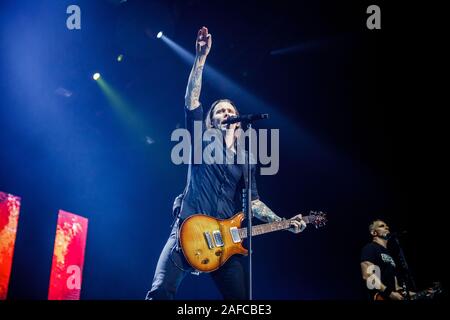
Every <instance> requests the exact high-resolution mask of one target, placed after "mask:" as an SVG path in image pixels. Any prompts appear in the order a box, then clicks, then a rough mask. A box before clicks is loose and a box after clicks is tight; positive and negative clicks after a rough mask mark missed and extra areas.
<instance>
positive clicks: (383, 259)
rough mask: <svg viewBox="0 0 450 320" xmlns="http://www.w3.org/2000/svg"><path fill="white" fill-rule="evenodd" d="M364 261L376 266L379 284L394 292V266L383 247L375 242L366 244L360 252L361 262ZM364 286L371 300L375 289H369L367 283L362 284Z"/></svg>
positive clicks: (375, 291) (392, 260)
mask: <svg viewBox="0 0 450 320" xmlns="http://www.w3.org/2000/svg"><path fill="white" fill-rule="evenodd" d="M364 261H369V262H371V263H373V264H374V265H376V266H378V267H379V268H380V278H381V282H382V283H383V284H384V285H385V286H387V287H389V288H391V289H392V290H395V275H396V265H395V262H394V259H393V258H392V257H391V255H390V253H389V251H388V250H387V249H386V248H385V247H383V246H382V245H380V244H378V243H376V242H371V243H369V244H367V245H366V246H365V247H364V248H363V249H362V250H361V262H364ZM364 286H365V288H366V289H367V292H368V294H369V298H370V299H371V300H373V297H374V295H375V293H377V292H378V290H376V289H375V288H374V289H369V288H368V286H367V283H364Z"/></svg>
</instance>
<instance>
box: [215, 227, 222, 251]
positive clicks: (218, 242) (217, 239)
mask: <svg viewBox="0 0 450 320" xmlns="http://www.w3.org/2000/svg"><path fill="white" fill-rule="evenodd" d="M213 237H214V242H215V243H216V247H223V240H222V235H221V234H220V231H219V230H214V231H213Z"/></svg>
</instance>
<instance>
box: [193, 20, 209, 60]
mask: <svg viewBox="0 0 450 320" xmlns="http://www.w3.org/2000/svg"><path fill="white" fill-rule="evenodd" d="M211 44H212V37H211V34H209V33H208V28H206V27H202V28H201V29H200V30H198V35H197V40H196V41H195V52H196V54H197V56H199V57H204V58H206V56H207V55H208V53H209V50H211Z"/></svg>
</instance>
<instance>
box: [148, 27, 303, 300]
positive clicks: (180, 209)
mask: <svg viewBox="0 0 450 320" xmlns="http://www.w3.org/2000/svg"><path fill="white" fill-rule="evenodd" d="M211 45H212V36H211V34H209V33H208V29H207V28H206V27H202V28H201V29H200V30H199V31H198V35H197V39H196V44H195V47H196V57H195V61H194V65H193V67H192V70H191V73H190V76H189V80H188V84H187V89H186V95H185V108H184V112H185V117H186V128H187V129H188V130H189V131H190V132H191V136H193V134H192V133H193V130H194V129H193V128H194V123H195V122H202V124H204V125H203V126H202V127H203V130H205V129H218V130H216V131H217V132H219V133H220V135H221V137H220V138H221V139H223V140H224V144H223V145H224V147H223V150H222V151H221V152H223V154H224V157H235V156H236V152H237V148H236V141H237V136H236V132H237V131H236V129H237V128H239V126H240V124H239V123H237V122H235V123H224V121H225V122H226V120H227V119H228V118H229V117H232V116H238V115H239V111H238V110H237V108H236V106H235V105H234V103H233V102H231V101H230V100H228V99H221V100H217V101H216V102H214V103H213V104H212V106H211V108H209V110H208V112H207V113H206V119H205V120H204V123H203V108H202V105H201V103H200V100H199V98H200V90H201V85H202V72H203V67H204V65H205V62H206V57H207V56H208V54H209V52H210V50H211ZM206 143H207V142H203V144H206ZM192 146H194V147H195V144H194V143H191V157H192V156H193V154H194V152H193V151H194V150H192V148H193V147H192ZM202 147H204V145H203V146H202ZM244 152H245V151H244ZM230 163H231V164H230ZM251 169H252V170H251V172H252V191H253V192H252V197H251V200H252V202H251V204H252V207H251V209H252V212H253V214H254V216H255V217H257V218H258V219H260V220H262V221H265V222H273V221H280V220H282V218H281V217H279V216H277V215H276V214H275V213H274V212H273V211H272V210H270V209H269V208H268V207H267V206H266V205H265V204H264V203H263V202H262V201H261V200H260V198H259V195H258V191H257V188H256V183H255V178H254V175H255V165H252V168H251ZM244 172H245V165H242V164H237V163H236V161H230V162H228V161H227V162H226V163H201V164H196V163H194V161H190V164H189V170H188V179H187V185H186V188H185V190H184V192H183V193H182V194H181V195H180V196H178V197H177V198H176V201H175V203H174V212H175V221H174V223H173V227H172V230H171V233H170V236H169V239H168V240H167V242H166V244H165V246H164V248H163V249H162V252H161V254H160V257H159V260H158V263H157V266H156V270H155V274H154V278H153V282H152V286H151V289H150V290H149V291H148V293H147V296H146V299H148V300H157V299H174V298H175V295H176V292H177V289H178V286H179V285H180V283H181V281H182V280H183V278H184V277H185V276H186V275H187V274H188V273H190V272H193V271H195V270H193V269H192V268H191V267H190V266H189V264H188V263H187V261H186V259H185V257H184V255H183V252H182V251H181V249H180V245H179V239H178V235H179V227H180V226H181V224H182V222H183V221H184V220H185V219H186V218H187V217H189V216H191V215H194V214H199V213H201V214H205V215H209V216H212V217H214V218H220V219H227V218H230V217H232V216H233V215H235V214H236V213H237V212H239V211H241V208H242V199H241V193H242V188H243V186H244V175H245V173H244ZM294 218H296V220H293V221H292V222H291V228H290V229H289V230H290V231H291V232H293V233H299V232H301V231H303V230H304V229H305V228H306V223H305V222H304V221H303V220H302V216H301V215H297V216H295V217H294ZM243 259H244V258H243V257H242V256H237V255H235V256H233V257H231V258H230V259H229V260H228V261H227V262H226V263H225V264H224V265H223V266H222V267H220V268H219V269H217V270H216V271H213V272H211V273H210V275H211V277H212V279H213V281H214V282H215V284H216V285H217V287H218V289H219V291H220V292H221V294H222V296H223V298H224V299H233V300H242V299H247V298H248V288H246V283H247V281H246V280H245V278H246V273H245V272H244V262H243Z"/></svg>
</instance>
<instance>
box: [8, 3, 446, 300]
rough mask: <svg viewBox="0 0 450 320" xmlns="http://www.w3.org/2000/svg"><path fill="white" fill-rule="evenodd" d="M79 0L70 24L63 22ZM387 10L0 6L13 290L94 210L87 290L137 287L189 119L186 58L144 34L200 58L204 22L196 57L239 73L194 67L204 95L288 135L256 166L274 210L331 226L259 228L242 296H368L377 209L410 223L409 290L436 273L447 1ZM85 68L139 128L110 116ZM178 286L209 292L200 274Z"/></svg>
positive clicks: (26, 294)
mask: <svg viewBox="0 0 450 320" xmlns="http://www.w3.org/2000/svg"><path fill="white" fill-rule="evenodd" d="M71 4H77V5H79V6H80V8H81V14H82V18H81V20H82V28H81V30H72V31H71V30H68V29H67V28H66V19H67V16H68V15H67V14H66V8H67V6H68V5H71ZM369 4H378V5H379V6H380V7H381V12H382V22H381V23H382V29H381V30H368V29H367V28H366V19H367V17H368V15H367V14H366V8H367V6H368V5H369ZM397 5H398V7H393V5H392V4H387V3H385V2H380V1H378V2H376V3H368V2H365V1H353V2H352V1H345V2H344V1H339V2H337V1H295V2H292V3H291V2H283V1H281V2H262V1H245V2H238V1H226V2H219V1H217V2H216V1H214V2H213V1H208V2H206V1H196V0H193V1H178V0H172V1H148V2H147V1H146V2H144V1H126V2H123V3H121V2H120V1H112V0H111V1H100V0H98V1H76V2H69V1H39V2H36V1H4V2H2V4H1V8H0V9H1V10H0V18H1V20H0V21H1V22H0V25H1V48H2V50H1V53H0V58H1V60H0V61H1V73H0V77H1V78H0V108H1V113H0V114H1V116H0V138H1V142H2V143H1V148H0V161H1V165H0V190H1V191H4V192H7V193H12V194H14V195H18V196H20V197H21V198H22V207H21V212H20V220H19V228H18V233H17V239H16V250H15V255H14V261H13V269H12V275H11V281H10V291H9V298H10V299H46V297H47V292H48V283H49V276H50V268H51V257H52V251H53V241H54V232H55V228H56V219H57V212H58V210H59V209H63V210H66V211H70V212H73V213H76V214H79V215H82V216H85V217H87V218H89V232H88V241H87V248H86V258H85V266H84V274H83V287H82V297H81V298H82V299H143V297H144V296H145V293H146V291H147V290H148V288H149V286H150V284H151V280H152V277H153V271H154V268H155V266H156V262H157V259H158V256H159V253H160V250H161V248H162V246H163V245H164V243H165V241H166V239H167V236H168V234H169V225H170V223H171V206H172V201H173V198H174V197H175V196H176V195H177V194H178V193H179V192H181V191H182V190H183V188H184V183H185V177H186V170H187V168H186V167H185V166H176V165H174V164H172V162H171V159H170V151H171V149H172V147H173V146H174V145H175V143H174V142H171V141H170V134H171V132H172V131H173V130H174V129H175V128H177V127H180V126H183V122H184V115H183V112H182V107H183V103H184V93H185V86H186V82H187V78H188V75H189V71H190V68H191V65H189V64H188V63H186V61H184V60H182V59H180V57H179V56H178V55H177V54H176V53H175V52H174V51H173V50H172V49H170V48H169V47H168V46H167V45H166V44H165V43H164V42H162V41H161V40H157V39H155V37H154V35H155V34H156V32H158V31H159V30H163V31H164V32H165V34H166V35H167V37H169V38H170V39H172V40H173V41H174V42H175V43H177V44H178V45H180V46H181V47H182V48H184V49H186V50H188V51H189V52H191V53H193V52H194V42H195V37H196V33H197V30H198V29H199V28H200V27H201V26H207V27H208V28H209V31H210V32H211V34H212V35H213V46H212V49H211V53H210V55H209V56H208V62H207V63H208V65H209V66H212V67H214V68H215V70H217V71H218V72H220V74H222V75H223V76H224V77H226V78H227V79H228V80H230V81H232V82H224V81H223V79H217V78H214V77H208V76H207V75H205V77H204V79H203V88H202V95H201V101H202V102H203V104H204V105H206V106H208V105H210V104H211V103H212V102H213V101H214V100H216V99H217V98H231V99H232V100H234V101H235V102H236V104H237V105H238V107H239V109H240V111H241V112H242V113H252V112H268V113H270V116H271V117H270V119H269V120H268V121H265V122H261V123H259V124H258V127H260V128H279V129H280V170H279V172H278V174H277V175H275V176H260V177H258V178H257V181H258V188H259V194H260V195H261V198H262V200H263V201H264V202H265V203H266V204H268V205H269V207H271V208H272V209H273V210H274V211H275V212H276V213H277V214H278V215H280V216H283V217H286V218H287V217H290V216H293V215H295V214H297V213H299V212H303V213H306V212H308V210H322V211H326V212H327V213H328V218H329V223H328V225H327V226H326V227H325V228H322V229H320V230H314V229H313V228H308V229H307V230H306V231H305V232H304V233H302V234H300V235H294V234H291V233H285V232H280V233H275V234H271V235H265V236H262V237H258V238H255V242H254V246H255V247H254V249H255V250H254V251H255V254H254V265H255V269H254V297H255V298H256V299H364V298H365V295H364V292H363V283H362V281H361V280H360V268H359V254H360V249H361V247H362V246H363V245H364V244H365V243H367V242H368V241H369V240H370V238H369V235H368V232H367V227H368V224H369V223H370V221H372V220H373V219H375V218H382V219H385V221H386V222H387V223H388V224H389V225H390V226H391V229H393V230H395V231H403V230H406V231H407V233H406V234H405V235H404V236H402V238H401V241H402V243H403V246H404V249H405V253H406V257H407V258H408V262H409V264H410V267H411V271H412V273H413V276H414V278H415V280H416V283H417V285H418V286H419V288H424V287H426V286H428V285H430V284H431V282H433V281H443V280H444V270H445V267H444V263H443V259H444V252H446V250H445V249H444V242H443V235H444V234H445V231H446V225H445V223H444V222H443V221H442V216H443V210H444V209H445V207H444V203H445V200H446V197H445V195H444V192H443V190H444V188H445V187H441V183H444V186H445V178H444V170H443V168H444V165H443V164H444V163H445V160H444V156H443V154H444V153H445V149H446V146H447V145H448V143H446V141H443V140H445V139H443V138H442V137H444V136H445V135H444V134H443V132H442V131H443V129H444V128H445V126H444V125H443V124H442V123H441V122H443V121H445V120H444V119H445V118H444V117H443V116H442V117H441V116H440V114H439V112H441V110H442V109H443V106H444V105H445V104H444V103H445V102H443V101H445V100H440V98H439V94H440V93H441V92H443V82H439V81H438V77H437V76H436V75H435V74H436V73H437V74H439V73H443V71H441V70H442V69H441V68H442V67H443V66H441V64H440V60H439V58H440V56H442V54H443V52H442V50H441V49H440V43H441V42H442V39H443V38H440V37H438V36H437V30H438V29H437V23H438V22H439V21H442V20H439V19H437V18H436V19H434V15H435V14H436V13H437V12H439V11H442V8H439V7H436V6H435V7H432V6H428V7H425V6H419V5H416V6H413V5H411V4H406V3H405V4H400V3H399V4H397ZM286 48H291V49H290V50H285V51H284V53H282V54H273V53H274V51H275V53H276V52H277V51H276V50H281V49H286ZM271 53H272V54H271ZM119 54H123V55H124V60H123V61H122V62H120V63H119V62H117V61H116V57H117V56H118V55H119ZM96 71H99V72H101V74H102V77H103V78H104V79H105V81H107V82H108V83H109V84H110V85H111V87H112V88H114V90H115V92H116V93H117V94H118V95H120V96H121V98H122V100H123V101H125V102H126V110H127V111H126V112H128V114H131V115H132V117H134V118H135V119H138V120H137V121H135V122H134V123H133V122H130V121H128V120H127V119H126V118H124V117H123V114H122V115H121V114H120V113H117V112H116V111H115V109H114V108H113V107H112V106H111V104H110V103H109V102H108V100H107V99H106V98H105V96H104V94H103V92H102V91H101V90H100V88H99V86H98V85H97V83H96V82H95V81H93V80H92V74H93V73H94V72H96ZM444 76H445V74H444ZM230 83H232V85H230ZM60 87H62V88H65V89H67V90H69V91H70V92H72V95H71V96H70V97H64V96H62V95H59V94H58V93H57V92H56V90H57V89H58V88H60ZM444 92H445V91H444ZM146 137H150V138H151V141H153V142H152V143H151V144H149V143H148V142H147V141H148V139H147V138H146ZM436 180H437V182H436ZM439 180H441V181H439ZM394 251H395V250H394ZM444 284H445V283H444ZM178 297H179V298H181V299H219V298H220V295H219V293H218V291H217V290H216V288H215V287H214V285H213V283H212V281H211V280H210V279H209V277H208V276H207V275H201V276H200V277H195V276H190V277H188V278H187V279H186V280H185V281H184V282H183V283H182V285H181V287H180V290H179V295H178Z"/></svg>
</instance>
